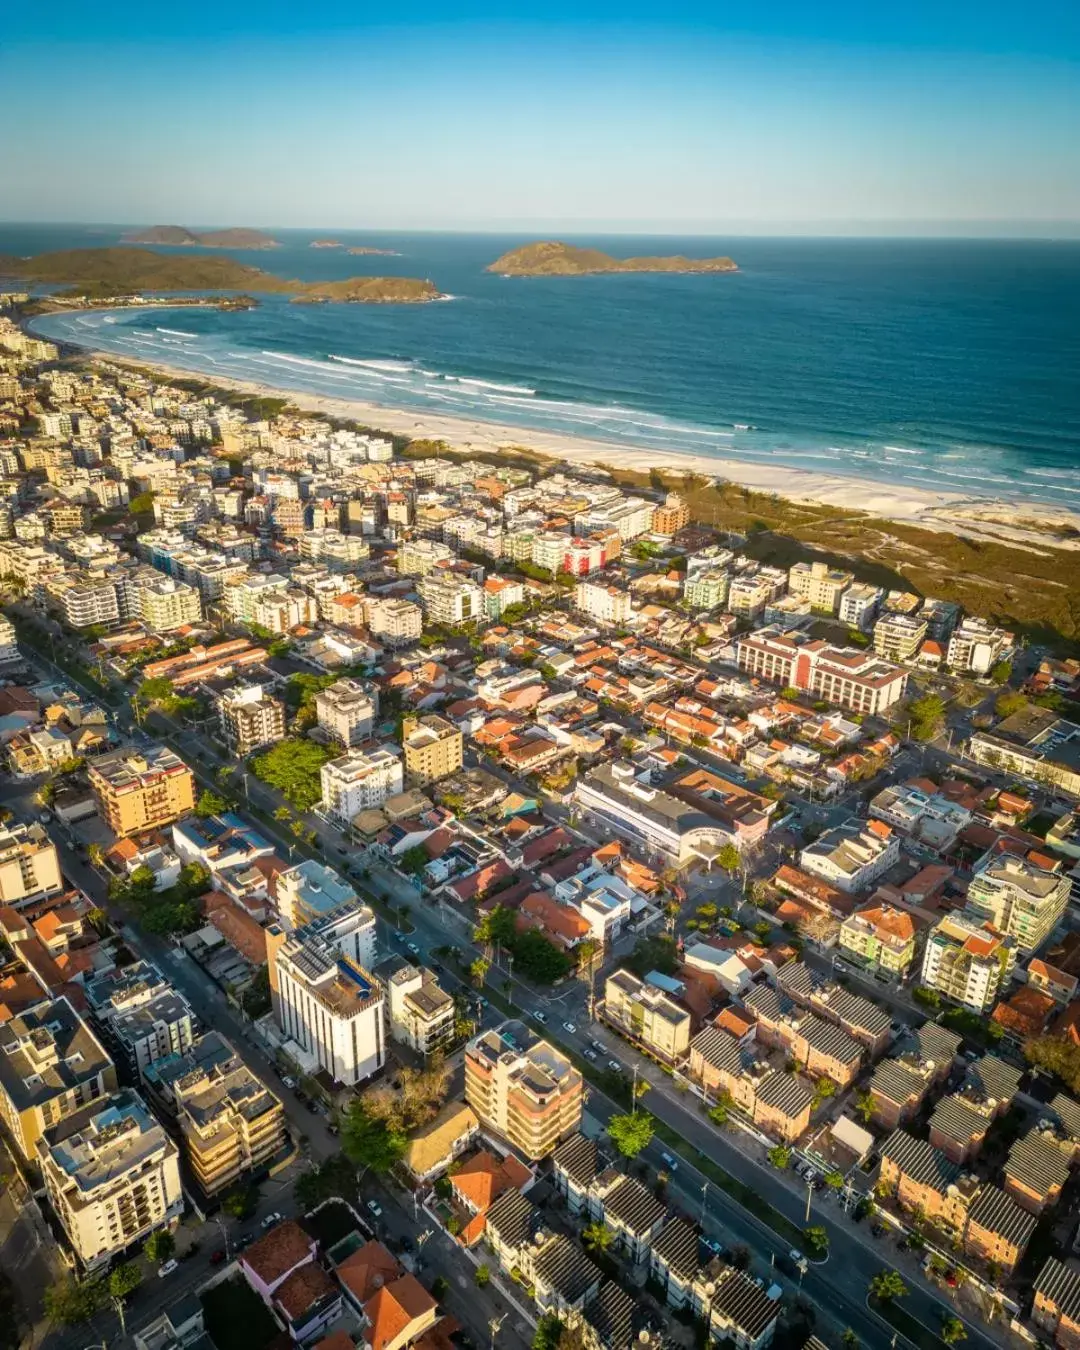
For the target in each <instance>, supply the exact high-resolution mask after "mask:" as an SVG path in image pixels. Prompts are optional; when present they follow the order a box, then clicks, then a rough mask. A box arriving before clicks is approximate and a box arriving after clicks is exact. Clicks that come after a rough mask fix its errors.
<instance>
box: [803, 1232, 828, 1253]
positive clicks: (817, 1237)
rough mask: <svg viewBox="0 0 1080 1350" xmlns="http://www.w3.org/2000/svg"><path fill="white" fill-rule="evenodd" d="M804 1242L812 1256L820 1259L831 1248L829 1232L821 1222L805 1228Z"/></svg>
mask: <svg viewBox="0 0 1080 1350" xmlns="http://www.w3.org/2000/svg"><path fill="white" fill-rule="evenodd" d="M803 1242H805V1243H806V1250H807V1251H808V1252H809V1253H810V1255H811V1256H813V1257H815V1258H817V1259H820V1258H821V1257H823V1256H824V1255H825V1253H826V1252H827V1251H828V1250H829V1234H828V1233H827V1232H826V1230H825V1229H824V1228H823V1227H822V1226H821V1225H820V1224H814V1225H812V1226H811V1227H810V1228H804V1229H803Z"/></svg>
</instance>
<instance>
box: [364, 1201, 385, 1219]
mask: <svg viewBox="0 0 1080 1350" xmlns="http://www.w3.org/2000/svg"><path fill="white" fill-rule="evenodd" d="M367 1207H368V1209H369V1210H370V1211H371V1212H372V1214H374V1215H375V1217H376V1218H377V1219H381V1218H382V1205H380V1204H379V1202H378V1201H377V1200H369V1201H368V1202H367Z"/></svg>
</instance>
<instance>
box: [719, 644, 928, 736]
mask: <svg viewBox="0 0 1080 1350" xmlns="http://www.w3.org/2000/svg"><path fill="white" fill-rule="evenodd" d="M735 651H736V659H737V660H738V663H739V666H740V668H741V669H742V670H744V671H746V673H747V674H748V675H755V676H757V677H758V678H759V679H763V680H767V681H769V682H770V683H772V684H779V685H784V686H787V687H790V688H792V689H800V690H804V691H805V692H807V693H809V694H814V695H816V696H817V697H818V698H820V699H823V700H824V701H825V702H827V703H831V704H834V705H836V706H838V707H842V708H851V709H852V710H853V711H854V712H860V713H864V714H866V715H868V716H875V715H877V714H880V713H883V712H884V711H885V710H886V709H887V708H891V707H892V705H893V704H894V703H898V702H899V701H900V700H901V699H902V698H903V697H904V689H905V688H906V685H907V672H906V671H903V670H899V669H898V668H897V667H896V666H893V665H890V664H889V663H888V662H885V661H882V660H880V659H879V658H878V657H877V656H876V655H874V654H873V653H871V652H864V651H859V650H858V649H856V648H849V647H831V646H830V645H829V644H828V643H827V642H824V641H822V640H821V639H820V638H812V637H810V636H809V634H807V633H803V632H800V631H799V630H797V629H795V630H789V631H787V632H784V631H782V630H781V629H779V628H762V629H761V630H759V631H758V632H756V633H749V634H747V635H746V636H744V637H741V638H739V639H738V641H737V642H736V644H735Z"/></svg>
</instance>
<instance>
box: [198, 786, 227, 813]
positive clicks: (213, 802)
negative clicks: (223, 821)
mask: <svg viewBox="0 0 1080 1350" xmlns="http://www.w3.org/2000/svg"><path fill="white" fill-rule="evenodd" d="M231 806H232V802H231V801H229V799H228V797H223V796H222V795H221V794H220V793H219V792H214V791H213V790H212V789H211V788H203V790H202V792H200V793H199V800H198V801H197V802H196V803H195V814H196V815H197V816H220V815H221V814H222V813H223V812H225V811H228V810H229V808H230V807H231Z"/></svg>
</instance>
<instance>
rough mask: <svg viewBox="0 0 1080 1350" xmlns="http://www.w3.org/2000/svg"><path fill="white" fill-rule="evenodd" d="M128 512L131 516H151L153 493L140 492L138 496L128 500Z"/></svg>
mask: <svg viewBox="0 0 1080 1350" xmlns="http://www.w3.org/2000/svg"><path fill="white" fill-rule="evenodd" d="M128 510H129V511H130V512H131V514H132V515H133V516H148V515H152V514H153V510H154V494H153V492H140V493H139V494H138V496H136V497H131V498H129V500H128Z"/></svg>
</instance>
